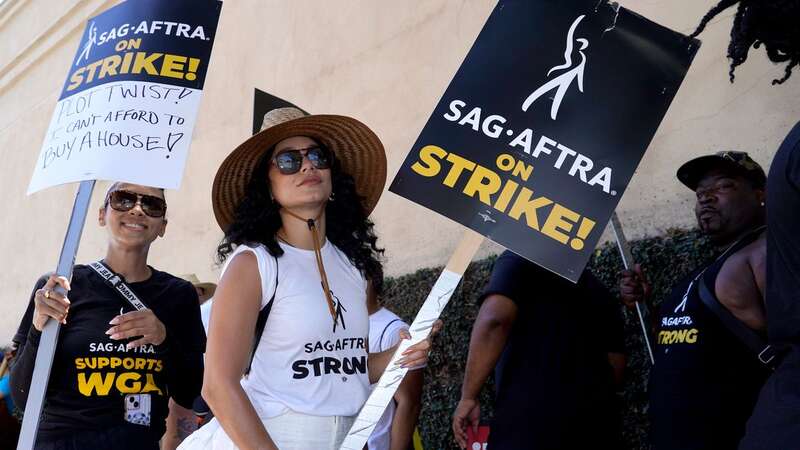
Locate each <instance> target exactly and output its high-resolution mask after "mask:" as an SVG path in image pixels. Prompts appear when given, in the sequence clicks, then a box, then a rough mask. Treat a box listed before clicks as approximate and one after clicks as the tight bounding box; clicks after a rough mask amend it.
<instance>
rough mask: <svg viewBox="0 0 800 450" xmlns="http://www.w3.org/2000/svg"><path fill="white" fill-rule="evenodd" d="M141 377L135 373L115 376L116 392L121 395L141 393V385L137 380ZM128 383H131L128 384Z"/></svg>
mask: <svg viewBox="0 0 800 450" xmlns="http://www.w3.org/2000/svg"><path fill="white" fill-rule="evenodd" d="M141 377H142V376H141V375H139V374H138V373H136V372H124V373H121V374H119V375H117V382H116V385H117V390H118V391H120V392H121V393H123V394H135V393H138V392H141V390H142V383H140V382H139V381H138V380H139V378H141ZM128 381H131V383H130V384H128Z"/></svg>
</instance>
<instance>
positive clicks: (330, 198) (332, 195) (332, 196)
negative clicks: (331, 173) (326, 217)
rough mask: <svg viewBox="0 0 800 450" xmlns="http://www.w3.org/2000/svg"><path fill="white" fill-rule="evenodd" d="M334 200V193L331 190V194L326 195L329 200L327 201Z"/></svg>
mask: <svg viewBox="0 0 800 450" xmlns="http://www.w3.org/2000/svg"><path fill="white" fill-rule="evenodd" d="M335 200H336V194H334V193H333V192H331V195H330V197H328V201H329V202H332V201H335Z"/></svg>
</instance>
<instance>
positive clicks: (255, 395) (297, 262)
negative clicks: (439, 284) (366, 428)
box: [218, 241, 370, 418]
mask: <svg viewBox="0 0 800 450" xmlns="http://www.w3.org/2000/svg"><path fill="white" fill-rule="evenodd" d="M280 245H281V248H282V249H283V251H284V254H283V255H282V256H280V257H279V258H278V261H277V264H278V265H277V272H278V288H277V292H275V273H276V265H275V264H276V262H275V258H274V257H273V256H272V255H270V254H269V253H268V252H267V250H266V248H265V247H264V246H258V247H249V246H246V245H240V246H239V247H237V248H236V250H235V251H234V252H233V254H231V256H229V257H228V262H230V261H232V260H233V258H234V257H235V256H236V255H237V254H239V253H241V252H244V251H250V252H253V253H254V254H255V255H256V259H257V260H258V272H259V274H260V276H261V297H262V299H261V307H262V308H263V307H264V306H265V305H266V304H267V302H269V300H270V298H272V296H273V293H275V300H274V303H273V305H272V309H271V311H270V313H269V317H268V319H267V323H266V326H265V327H264V333H263V334H262V336H261V341H260V342H259V344H258V349H257V350H256V354H255V356H254V358H253V364H252V369H251V372H250V375H249V376H248V377H246V378H244V379H243V380H242V387H243V388H244V390H245V392H246V393H247V395H248V396H249V397H250V401H251V402H252V404H253V407H254V408H255V410H256V412H257V413H258V415H259V417H261V418H270V417H275V416H278V415H281V414H283V413H284V412H286V411H288V410H291V411H295V412H299V413H303V414H311V415H316V416H353V415H356V414H357V413H358V411H359V410H360V409H361V406H362V405H363V404H364V402H365V401H366V399H367V396H368V395H369V392H370V391H369V376H368V373H367V351H368V349H367V336H368V334H369V318H368V314H367V301H366V287H367V283H366V281H365V280H364V277H362V276H361V273H360V272H359V271H358V269H356V268H355V267H354V266H353V265H352V264H351V263H350V261H349V260H348V259H347V256H346V255H345V254H344V253H342V252H341V251H340V250H339V249H338V248H336V247H335V246H334V245H333V244H331V243H330V241H326V243H325V245H324V246H323V247H322V250H321V252H322V260H323V263H324V265H325V272H326V273H327V275H328V282H329V284H330V288H331V292H332V294H333V299H334V302H335V303H336V305H337V316H336V317H337V320H336V324H335V325H334V321H333V318H332V317H331V314H330V312H329V309H328V302H327V300H326V298H325V294H324V293H323V291H322V286H321V282H320V275H319V270H318V269H317V263H316V259H315V256H314V252H313V250H302V249H298V248H294V247H291V246H289V245H286V244H283V243H280ZM225 269H227V264H226V265H225V267H224V268H223V269H222V271H223V273H224V272H225ZM218 306H221V305H218Z"/></svg>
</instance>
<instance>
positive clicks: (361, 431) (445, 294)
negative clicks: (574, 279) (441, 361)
mask: <svg viewBox="0 0 800 450" xmlns="http://www.w3.org/2000/svg"><path fill="white" fill-rule="evenodd" d="M483 239H484V238H483V236H481V235H480V234H478V233H476V232H474V231H472V230H467V231H466V232H465V233H464V236H463V237H462V238H461V241H460V242H459V243H458V247H456V250H455V252H453V256H451V257H450V260H449V261H448V262H447V265H446V266H445V268H444V270H443V271H442V274H441V275H439V278H438V279H437V280H436V283H435V284H434V285H433V288H432V289H431V293H430V294H428V298H426V299H425V302H424V303H423V304H422V307H421V308H420V310H419V313H417V317H416V318H415V319H414V322H413V323H412V324H411V327H410V329H409V331H410V332H411V339H404V340H402V341H401V342H400V346H399V347H398V348H397V351H395V353H394V355H393V356H392V359H391V361H389V364H388V365H387V366H386V370H385V371H384V372H383V375H381V378H380V380H378V385H377V386H375V390H373V391H372V394H371V395H370V396H369V398H368V399H367V402H366V403H365V404H364V406H363V407H362V408H361V412H359V413H358V417H356V421H355V422H354V423H353V426H352V427H351V428H350V431H349V432H348V433H347V437H346V438H345V440H344V442H343V443H342V446H341V447H340V450H362V449H363V448H364V445H365V444H366V443H367V440H368V439H369V436H370V435H371V434H372V431H373V430H374V429H375V425H376V424H377V423H378V420H380V418H381V416H382V415H383V411H384V410H385V409H386V406H387V405H388V404H389V402H390V401H391V400H392V398H393V397H394V393H395V392H396V391H397V388H398V387H399V386H400V383H401V382H402V381H403V377H404V376H405V375H406V372H408V369H403V368H402V367H400V366H398V365H396V364H395V362H396V361H397V360H398V359H400V356H401V355H402V353H403V352H404V351H405V350H406V349H407V348H408V347H410V346H412V345H414V344H416V343H417V342H420V341H421V340H423V339H425V338H426V337H428V334H429V333H430V330H431V327H432V326H433V324H434V322H436V320H437V319H439V316H440V315H441V314H442V311H443V310H444V307H445V306H447V302H448V301H449V300H450V297H451V296H452V295H453V292H454V291H455V290H456V287H457V286H458V283H459V282H460V281H461V277H462V276H463V275H464V271H465V270H466V269H467V266H468V265H469V263H470V261H472V257H473V256H475V253H476V252H477V251H478V247H480V245H481V243H482V242H483Z"/></svg>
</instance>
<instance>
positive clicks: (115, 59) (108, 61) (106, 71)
mask: <svg viewBox="0 0 800 450" xmlns="http://www.w3.org/2000/svg"><path fill="white" fill-rule="evenodd" d="M120 64H122V58H120V56H119V55H111V56H109V57H108V58H103V66H102V67H100V74H99V75H97V78H103V77H105V76H106V75H116V74H117V67H119V65H120Z"/></svg>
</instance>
